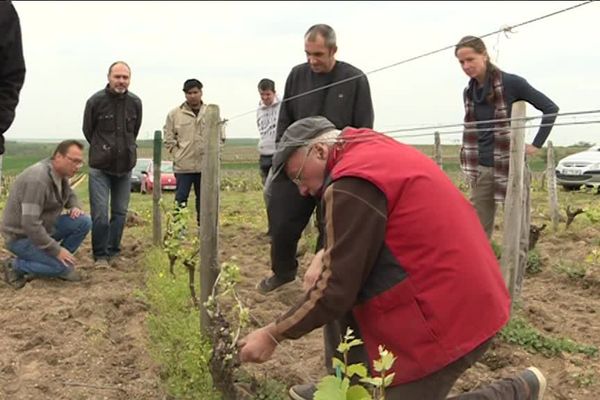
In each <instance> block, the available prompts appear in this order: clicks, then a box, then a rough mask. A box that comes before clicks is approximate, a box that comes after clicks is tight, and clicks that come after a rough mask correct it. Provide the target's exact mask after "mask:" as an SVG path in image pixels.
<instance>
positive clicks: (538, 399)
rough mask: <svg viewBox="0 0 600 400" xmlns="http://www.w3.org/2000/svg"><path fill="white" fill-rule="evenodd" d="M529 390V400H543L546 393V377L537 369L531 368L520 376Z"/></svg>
mask: <svg viewBox="0 0 600 400" xmlns="http://www.w3.org/2000/svg"><path fill="white" fill-rule="evenodd" d="M519 377H520V378H521V379H523V380H524V381H525V384H526V386H527V388H528V389H529V397H527V400H542V399H543V398H544V392H545V391H546V377H544V374H542V371H540V370H539V369H537V368H536V367H529V368H527V369H526V370H525V371H523V372H521V373H520V374H519Z"/></svg>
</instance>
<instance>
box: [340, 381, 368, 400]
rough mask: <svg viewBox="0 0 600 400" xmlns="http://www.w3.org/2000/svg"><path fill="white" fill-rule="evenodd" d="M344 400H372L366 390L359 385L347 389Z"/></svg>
mask: <svg viewBox="0 0 600 400" xmlns="http://www.w3.org/2000/svg"><path fill="white" fill-rule="evenodd" d="M346 400H372V397H371V395H370V394H369V392H368V391H367V389H365V388H364V387H362V386H359V385H354V386H350V388H349V389H348V393H346Z"/></svg>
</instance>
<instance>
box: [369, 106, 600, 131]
mask: <svg viewBox="0 0 600 400" xmlns="http://www.w3.org/2000/svg"><path fill="white" fill-rule="evenodd" d="M597 113H600V109H599V110H586V111H571V112H563V113H551V114H541V115H535V116H531V117H517V118H513V117H511V118H498V119H488V120H483V121H472V122H469V123H465V122H464V121H463V122H459V123H456V124H444V125H429V126H422V125H421V126H413V127H410V126H409V127H407V128H402V129H390V130H385V131H381V133H396V132H404V131H430V130H438V129H444V128H456V127H462V126H465V124H471V123H472V124H497V123H501V122H513V121H530V120H534V119H541V118H546V117H570V116H576V115H586V114H597Z"/></svg>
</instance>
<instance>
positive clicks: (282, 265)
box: [267, 176, 323, 278]
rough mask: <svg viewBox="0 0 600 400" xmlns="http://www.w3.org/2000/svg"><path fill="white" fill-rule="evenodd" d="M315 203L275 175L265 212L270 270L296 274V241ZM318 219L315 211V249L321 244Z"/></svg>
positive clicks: (287, 276)
mask: <svg viewBox="0 0 600 400" xmlns="http://www.w3.org/2000/svg"><path fill="white" fill-rule="evenodd" d="M316 204H317V201H316V200H315V199H314V198H313V197H311V196H307V197H304V196H301V195H300V192H299V191H298V187H297V186H296V184H295V183H293V182H292V181H290V180H289V179H288V178H286V177H283V176H278V177H277V178H276V179H274V180H273V182H272V183H271V198H270V199H269V204H268V206H267V215H268V218H269V229H270V232H271V269H272V270H273V273H274V274H275V275H277V276H279V277H282V278H289V277H295V276H296V272H297V271H298V261H297V260H296V251H297V248H298V240H300V236H301V235H302V231H303V230H304V228H305V227H306V224H307V223H308V221H309V220H310V216H311V215H312V213H313V211H314V209H315V205H316ZM321 219H322V218H321V213H320V212H319V210H317V220H318V221H319V238H318V240H317V250H319V249H321V247H323V243H322V242H323V235H322V223H321Z"/></svg>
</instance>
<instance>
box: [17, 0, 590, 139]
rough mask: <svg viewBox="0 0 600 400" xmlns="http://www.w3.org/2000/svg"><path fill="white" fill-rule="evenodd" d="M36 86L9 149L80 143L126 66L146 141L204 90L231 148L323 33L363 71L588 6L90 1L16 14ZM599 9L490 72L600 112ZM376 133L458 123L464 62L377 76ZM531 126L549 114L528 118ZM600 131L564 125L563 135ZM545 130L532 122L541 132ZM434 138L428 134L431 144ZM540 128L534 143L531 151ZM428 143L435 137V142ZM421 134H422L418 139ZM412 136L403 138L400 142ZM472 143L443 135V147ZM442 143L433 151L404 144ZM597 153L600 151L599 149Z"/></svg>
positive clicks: (544, 30) (539, 29)
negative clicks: (270, 91)
mask: <svg viewBox="0 0 600 400" xmlns="http://www.w3.org/2000/svg"><path fill="white" fill-rule="evenodd" d="M13 4H14V6H15V9H16V10H17V12H18V14H19V17H20V20H21V29H22V35H23V51H24V56H25V63H26V68H27V74H26V78H25V84H24V87H23V89H22V91H21V98H20V103H19V105H18V107H17V115H16V118H15V122H14V123H13V125H12V127H11V128H10V129H9V131H8V133H7V134H6V137H7V139H8V140H24V139H28V140H32V139H45V140H49V139H53V140H55V139H64V138H79V139H83V134H82V132H81V125H82V118H83V111H84V107H85V102H86V100H87V99H88V98H89V97H90V96H91V95H92V94H93V93H95V92H96V91H98V90H100V89H102V88H103V87H104V86H105V85H106V83H107V78H106V74H107V69H108V66H109V65H110V64H111V63H112V62H113V61H116V60H124V61H126V62H127V63H128V64H129V65H130V66H131V69H132V76H131V85H130V87H129V90H130V91H132V92H133V93H135V94H136V95H138V96H139V97H140V98H141V99H142V103H143V120H142V127H141V130H140V134H139V138H142V139H149V138H151V137H153V132H154V131H155V130H161V129H162V127H163V125H164V122H165V118H166V115H167V113H168V112H169V111H170V110H171V109H172V108H174V107H176V106H178V105H179V104H181V103H182V102H183V101H184V95H183V92H182V86H183V82H184V81H185V80H186V79H189V78H196V79H199V80H200V81H201V82H202V83H203V85H204V89H203V92H204V97H203V100H204V102H205V103H208V104H217V105H218V106H219V109H220V115H221V117H222V118H227V119H229V120H230V121H229V122H228V124H227V136H228V137H231V138H234V137H238V138H258V132H257V130H256V119H255V114H254V112H253V110H255V108H256V106H257V105H258V101H259V97H258V92H257V84H258V81H259V80H260V79H262V78H270V79H272V80H274V81H275V84H276V89H277V91H278V94H279V95H280V96H283V89H284V85H285V80H286V78H287V75H288V73H289V71H290V70H291V68H292V67H293V66H295V65H297V64H301V63H303V62H305V61H306V59H305V55H304V42H303V36H304V33H305V32H306V30H307V29H308V28H309V27H310V26H311V25H313V24H316V23H326V24H329V25H330V26H332V27H333V28H334V29H335V31H336V34H337V43H338V52H337V59H338V60H341V61H345V62H348V63H350V64H352V65H354V66H356V67H357V68H359V69H361V70H362V71H364V72H368V71H372V70H375V69H378V68H380V67H383V66H386V65H390V64H394V63H397V62H400V61H402V60H406V59H409V58H411V57H414V56H417V55H420V54H424V53H427V52H430V51H432V50H436V49H440V48H443V47H446V46H451V45H453V44H455V43H456V42H457V41H458V40H459V39H460V38H461V37H463V36H465V35H476V36H482V35H484V34H487V33H490V32H493V31H496V30H498V29H501V28H502V27H505V26H509V25H515V24H517V23H520V22H522V21H526V20H529V19H532V18H535V17H538V16H541V15H544V14H548V13H551V12H554V11H557V10H560V9H563V8H567V7H569V6H573V5H575V4H578V2H564V1H563V2H560V1H552V2H548V1H545V2H510V1H509V2H360V1H352V2H324V1H323V2H176V1H153V2H126V1H119V2H108V1H106V2H88V1H86V2H83V1H80V2H78V1H73V2H71V1H69V2H60V1H47V2H46V1H44V2H36V1H13ZM598 21H600V4H599V3H598V2H596V3H591V4H588V5H585V6H583V7H580V8H577V9H574V10H571V11H568V12H565V13H562V14H559V15H556V16H553V17H550V18H547V19H544V20H541V21H538V22H534V23H531V24H529V25H525V26H522V27H519V28H516V29H515V31H514V32H513V33H510V34H508V35H507V36H506V35H504V34H497V35H493V36H490V37H487V38H486V39H484V41H485V43H486V44H487V47H488V50H489V52H490V55H491V57H492V60H493V61H494V62H495V63H496V64H497V65H498V66H499V67H500V68H501V69H503V70H505V71H507V72H510V73H514V74H517V75H520V76H522V77H524V78H525V79H527V81H528V82H529V83H530V84H531V85H532V86H534V87H535V88H536V89H538V90H540V91H541V92H543V93H544V94H546V95H547V96H548V97H550V98H551V99H552V100H553V101H554V102H555V103H556V104H558V106H559V107H560V109H561V112H573V111H585V110H594V109H600V107H599V106H600V79H599V78H598V71H599V70H600V52H599V51H598V48H599V45H600V24H599V23H598ZM368 79H369V83H370V86H371V93H372V98H373V105H374V109H375V129H376V130H379V131H386V130H392V129H406V134H410V133H411V130H410V128H411V127H425V126H427V127H428V126H435V125H438V124H457V123H460V122H461V121H462V118H463V113H464V107H463V104H462V90H463V88H464V87H465V85H466V84H467V81H468V78H467V77H466V75H465V74H464V73H463V72H462V70H461V69H460V66H459V64H458V62H457V60H456V58H455V57H454V51H453V49H448V50H445V51H443V52H440V53H437V54H434V55H431V56H428V57H425V58H421V59H419V60H416V61H413V62H408V63H405V64H401V65H398V66H395V67H392V68H389V69H386V70H383V71H380V72H376V73H373V74H369V75H368ZM246 112H249V114H246V115H244V116H242V117H239V118H231V117H233V116H236V115H239V114H243V113H246ZM527 115H528V116H537V115H540V113H539V112H538V111H537V110H535V109H534V108H533V107H531V106H528V108H527ZM585 120H600V114H595V115H591V116H587V117H586V116H578V117H576V118H573V117H562V118H561V117H559V119H558V122H573V121H579V122H581V121H585ZM536 123H539V119H538V120H534V121H533V122H532V124H536ZM433 130H434V129H433V128H432V130H431V132H432V133H433ZM536 131H537V128H530V129H528V131H527V136H526V138H527V140H528V141H529V142H530V141H531V140H532V139H533V136H534V135H535V133H536ZM425 132H427V131H425ZM418 133H423V131H418ZM599 134H600V124H590V125H580V126H556V127H555V128H554V130H553V131H552V133H551V135H550V138H549V139H551V140H552V141H553V142H554V144H555V145H569V144H573V143H575V142H578V141H586V142H591V143H595V142H596V140H597V139H596V138H597V137H600V135H599ZM396 135H401V134H396ZM460 138H461V135H460V134H458V135H457V134H454V135H443V136H442V143H443V144H452V143H458V142H459V141H460ZM400 140H402V141H404V142H407V143H415V144H416V143H430V142H431V143H433V135H432V136H431V137H425V138H411V139H408V138H407V139H400ZM599 142H600V141H599Z"/></svg>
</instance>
